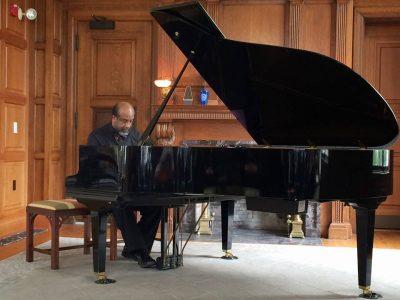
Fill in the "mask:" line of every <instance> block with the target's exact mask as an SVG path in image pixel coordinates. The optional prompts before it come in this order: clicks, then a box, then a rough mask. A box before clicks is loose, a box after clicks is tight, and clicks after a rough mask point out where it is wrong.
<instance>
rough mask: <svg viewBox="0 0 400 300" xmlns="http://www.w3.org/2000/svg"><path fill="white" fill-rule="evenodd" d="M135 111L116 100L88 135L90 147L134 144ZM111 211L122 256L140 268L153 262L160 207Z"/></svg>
mask: <svg viewBox="0 0 400 300" xmlns="http://www.w3.org/2000/svg"><path fill="white" fill-rule="evenodd" d="M134 118H135V110H134V109H133V107H132V105H130V104H129V103H127V102H119V103H117V104H116V105H114V107H113V109H112V116H111V121H110V122H109V123H107V124H106V125H104V126H103V127H101V128H98V129H95V130H94V131H93V132H92V133H91V134H90V135H89V137H88V145H90V146H114V145H115V146H117V145H118V146H134V145H136V144H137V142H138V141H139V140H140V133H139V132H138V131H137V130H136V129H135V128H134V127H132V124H133V120H134ZM134 211H140V213H141V216H142V217H141V219H140V221H139V222H137V220H136V215H135V213H134ZM112 213H113V215H114V218H115V220H116V222H117V226H118V228H119V229H120V230H121V233H122V237H123V239H124V242H125V247H124V249H123V250H122V256H124V257H126V258H130V259H133V260H135V261H137V262H138V263H139V265H140V266H141V267H142V268H151V267H154V266H155V265H156V262H155V260H154V259H153V258H151V257H150V252H151V248H152V246H153V242H154V238H155V235H156V233H157V228H158V224H159V222H160V214H161V208H159V207H154V206H148V207H130V206H125V207H121V206H116V207H115V208H113V210H112Z"/></svg>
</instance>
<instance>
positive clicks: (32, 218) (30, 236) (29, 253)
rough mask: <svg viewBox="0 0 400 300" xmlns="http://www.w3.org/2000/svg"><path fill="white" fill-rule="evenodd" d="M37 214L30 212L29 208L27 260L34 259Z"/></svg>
mask: <svg viewBox="0 0 400 300" xmlns="http://www.w3.org/2000/svg"><path fill="white" fill-rule="evenodd" d="M35 218H36V214H33V213H30V212H29V211H28V209H27V210H26V244H25V251H26V261H27V262H32V261H33V229H34V228H33V223H34V221H35Z"/></svg>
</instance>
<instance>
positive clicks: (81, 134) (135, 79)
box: [76, 21, 151, 147]
mask: <svg viewBox="0 0 400 300" xmlns="http://www.w3.org/2000/svg"><path fill="white" fill-rule="evenodd" d="M77 40H78V42H77V51H78V53H77V66H76V69H77V76H76V86H77V97H76V103H77V104H76V109H77V110H76V112H77V135H76V146H77V147H78V146H79V145H80V144H86V142H87V136H88V135H89V133H90V132H91V131H92V130H93V129H94V128H95V127H99V126H101V125H103V124H105V123H107V122H108V121H110V119H111V108H112V106H113V105H114V104H115V103H116V102H119V101H127V102H130V103H131V104H132V106H133V107H135V109H136V117H135V124H136V126H137V127H138V129H139V130H140V131H143V130H144V128H145V127H146V125H147V123H148V122H149V120H150V108H151V105H150V104H151V101H150V94H151V23H150V22H147V21H116V22H115V29H114V30H91V29H89V26H88V22H78V37H77Z"/></svg>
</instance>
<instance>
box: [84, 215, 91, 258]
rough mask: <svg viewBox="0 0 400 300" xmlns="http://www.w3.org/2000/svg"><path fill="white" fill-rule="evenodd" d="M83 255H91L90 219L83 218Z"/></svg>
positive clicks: (87, 217)
mask: <svg viewBox="0 0 400 300" xmlns="http://www.w3.org/2000/svg"><path fill="white" fill-rule="evenodd" d="M83 254H90V217H89V216H88V215H86V216H83Z"/></svg>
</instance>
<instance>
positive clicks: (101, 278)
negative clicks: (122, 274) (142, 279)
mask: <svg viewBox="0 0 400 300" xmlns="http://www.w3.org/2000/svg"><path fill="white" fill-rule="evenodd" d="M91 217H92V237H93V270H94V272H95V273H96V275H97V280H96V281H95V282H96V283H98V284H108V283H114V282H115V280H114V279H109V278H107V277H106V272H105V271H106V247H107V244H106V243H107V240H106V239H107V213H105V212H103V211H91Z"/></svg>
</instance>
